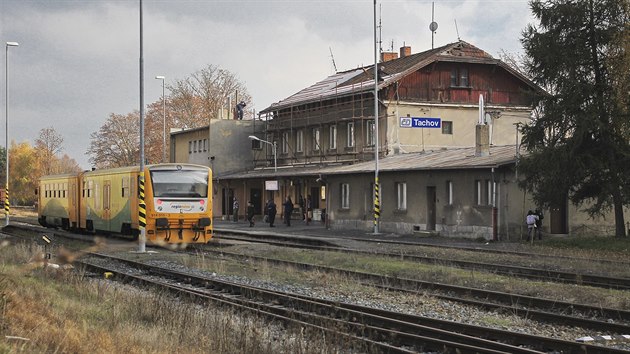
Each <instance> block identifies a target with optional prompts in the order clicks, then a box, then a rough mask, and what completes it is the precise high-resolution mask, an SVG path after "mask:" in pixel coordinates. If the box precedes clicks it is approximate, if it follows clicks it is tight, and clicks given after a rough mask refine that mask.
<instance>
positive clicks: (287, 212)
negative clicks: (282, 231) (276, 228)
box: [284, 196, 293, 226]
mask: <svg viewBox="0 0 630 354" xmlns="http://www.w3.org/2000/svg"><path fill="white" fill-rule="evenodd" d="M291 213H293V201H292V200H291V197H288V196H287V198H286V200H285V202H284V223H285V224H287V226H291Z"/></svg>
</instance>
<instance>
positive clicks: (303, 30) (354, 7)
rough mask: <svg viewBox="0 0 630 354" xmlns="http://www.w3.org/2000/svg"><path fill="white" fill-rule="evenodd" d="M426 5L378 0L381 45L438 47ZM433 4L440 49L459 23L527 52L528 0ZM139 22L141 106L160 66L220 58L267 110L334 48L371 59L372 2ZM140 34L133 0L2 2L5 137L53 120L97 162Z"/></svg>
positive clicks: (165, 0)
mask: <svg viewBox="0 0 630 354" xmlns="http://www.w3.org/2000/svg"><path fill="white" fill-rule="evenodd" d="M431 3H432V1H421V0H383V1H378V4H379V5H378V8H380V10H378V11H377V12H378V13H380V17H381V24H382V29H381V33H382V42H383V43H382V47H383V49H384V50H389V49H390V48H391V47H392V41H393V49H394V50H395V51H398V50H399V48H400V47H401V46H402V45H405V44H406V45H408V46H411V49H412V53H417V52H421V51H425V50H428V49H431V32H430V31H429V24H430V23H431ZM434 3H435V21H436V22H437V23H438V26H439V27H438V29H437V31H436V33H435V37H434V43H435V47H438V46H441V45H445V44H447V43H452V42H455V41H457V39H458V32H459V38H461V39H462V40H465V41H467V42H469V43H471V44H473V45H475V46H477V47H479V48H481V49H483V50H485V51H486V52H488V53H489V54H491V55H492V56H494V57H498V56H499V53H500V51H501V50H505V51H507V52H510V53H522V46H521V44H520V37H521V31H522V30H523V29H524V28H525V26H526V25H527V24H528V23H532V22H533V18H532V16H531V12H530V11H529V7H528V5H527V1H526V0H515V1H510V0H506V1H489V0H486V1H484V0H477V1H444V0H442V1H440V0H435V1H434ZM143 21H144V76H145V84H144V88H145V89H144V101H145V103H146V104H149V103H151V102H155V101H158V100H159V99H160V96H161V94H162V85H161V81H160V80H156V79H154V77H155V76H156V75H164V76H166V82H167V84H169V83H171V82H172V81H173V80H175V79H182V78H185V77H187V76H189V75H190V74H191V73H193V72H195V71H197V70H200V69H202V68H204V67H206V66H207V65H208V64H214V65H218V66H220V67H221V68H224V69H227V70H229V71H231V72H232V73H234V74H235V75H236V76H237V77H238V78H239V79H240V80H241V81H242V82H244V83H245V85H246V86H247V88H248V91H249V93H250V94H251V96H252V98H253V101H254V107H249V106H248V108H254V109H256V111H260V110H262V109H264V108H266V107H268V106H269V105H270V104H271V103H273V102H277V101H279V100H282V99H284V98H286V97H288V96H290V95H292V94H293V93H295V92H297V91H299V90H300V89H302V88H304V87H307V86H309V85H311V84H313V83H315V82H317V81H319V80H322V79H324V78H325V77H326V76H328V75H330V74H332V73H334V68H333V64H332V58H331V54H330V51H331V50H332V53H333V56H334V61H335V63H336V66H337V69H338V70H339V71H342V70H348V69H352V68H356V67H358V66H363V65H370V64H373V61H374V53H373V48H374V47H373V33H374V32H373V31H374V30H373V28H374V27H373V21H374V20H373V1H370V0H361V1H359V0H223V1H221V0H144V1H143ZM455 23H457V30H456V25H455ZM139 38H140V36H139V1H137V0H135V1H134V0H65V1H62V0H40V1H35V0H32V1H29V0H0V40H1V43H2V45H3V46H4V44H5V42H18V43H19V47H10V48H9V55H8V57H9V139H10V140H12V141H15V142H22V141H28V142H30V143H31V144H33V143H34V140H35V139H36V138H37V136H38V133H39V131H40V130H41V129H43V128H46V127H49V126H52V127H54V128H55V129H56V130H57V132H58V133H59V134H61V135H62V137H63V138H64V151H63V152H64V153H67V154H68V155H69V156H70V157H72V158H74V159H75V160H77V162H79V164H80V165H81V167H83V168H85V169H88V168H90V167H91V166H90V165H89V163H88V158H89V156H88V155H86V154H85V152H86V151H87V149H88V146H89V141H90V139H89V135H90V134H91V133H92V132H95V131H97V130H98V129H99V128H100V126H101V125H102V124H103V123H104V122H105V121H106V120H107V118H108V117H109V114H110V113H117V114H126V113H129V112H132V111H134V110H139V102H140V90H139V57H140V54H139ZM5 48H6V47H5ZM5 48H3V49H5ZM5 53H6V51H4V50H3V53H2V64H3V65H2V66H3V68H2V70H1V74H0V80H1V83H2V85H1V89H0V93H1V95H2V98H1V99H0V102H2V110H1V112H2V113H1V115H0V116H1V119H0V123H1V124H0V133H1V135H0V145H5V141H4V135H5V129H4V126H5V107H6V102H5V101H6V100H5V97H6V90H5V77H6V75H5V63H6V62H5V60H6V56H5ZM167 94H168V92H167Z"/></svg>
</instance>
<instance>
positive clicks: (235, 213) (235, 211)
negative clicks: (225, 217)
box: [232, 196, 239, 222]
mask: <svg viewBox="0 0 630 354" xmlns="http://www.w3.org/2000/svg"><path fill="white" fill-rule="evenodd" d="M238 207H239V205H238V199H237V198H236V196H234V201H233V202H232V213H234V219H233V220H232V221H234V222H238Z"/></svg>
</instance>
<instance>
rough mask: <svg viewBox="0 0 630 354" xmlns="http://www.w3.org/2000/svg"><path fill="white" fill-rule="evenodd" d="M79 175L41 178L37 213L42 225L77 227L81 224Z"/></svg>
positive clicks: (64, 227)
mask: <svg viewBox="0 0 630 354" xmlns="http://www.w3.org/2000/svg"><path fill="white" fill-rule="evenodd" d="M78 187H79V175H78V174H63V175H52V176H44V177H42V178H41V179H40V180H39V186H38V194H37V214H38V221H39V223H40V225H42V226H45V227H61V228H63V229H65V230H72V229H76V228H77V227H78V225H79V213H78V211H79V198H78V197H79V193H78V190H79V188H78Z"/></svg>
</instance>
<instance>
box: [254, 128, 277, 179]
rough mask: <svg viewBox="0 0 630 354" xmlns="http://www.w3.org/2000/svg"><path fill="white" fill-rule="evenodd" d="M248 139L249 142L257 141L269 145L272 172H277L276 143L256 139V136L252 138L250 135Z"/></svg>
mask: <svg viewBox="0 0 630 354" xmlns="http://www.w3.org/2000/svg"><path fill="white" fill-rule="evenodd" d="M248 138H250V139H251V140H257V141H260V142H261V143H265V144H269V145H271V148H272V150H273V172H278V162H277V161H278V155H277V151H276V150H277V146H276V142H275V141H274V142H273V143H272V142H270V141H267V140H262V139H261V138H259V137H257V136H253V135H250V136H248Z"/></svg>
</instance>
